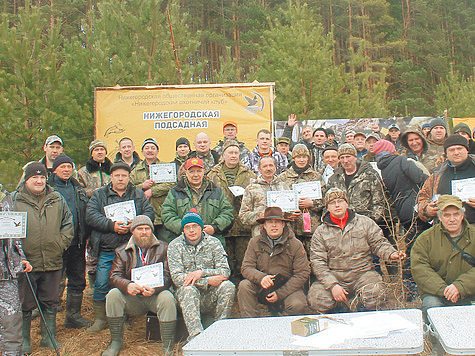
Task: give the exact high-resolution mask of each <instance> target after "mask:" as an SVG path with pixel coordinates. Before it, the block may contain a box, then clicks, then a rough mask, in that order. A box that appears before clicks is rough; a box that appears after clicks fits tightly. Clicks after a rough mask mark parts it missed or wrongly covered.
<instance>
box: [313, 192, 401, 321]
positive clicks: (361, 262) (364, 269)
mask: <svg viewBox="0 0 475 356" xmlns="http://www.w3.org/2000/svg"><path fill="white" fill-rule="evenodd" d="M325 204H326V207H327V212H326V213H325V214H324V216H323V218H322V221H323V223H322V224H321V225H320V226H319V227H317V229H316V230H315V233H314V234H313V237H312V243H311V245H310V263H311V266H312V271H313V273H314V274H315V276H316V277H317V281H316V282H314V283H313V284H312V286H311V287H310V290H309V291H308V297H307V298H308V303H309V306H310V307H311V308H312V309H313V310H314V311H316V312H320V313H326V312H328V311H330V310H332V309H335V307H337V303H345V304H347V302H348V298H349V297H350V296H357V297H358V298H359V301H360V303H361V306H360V307H359V309H360V310H376V308H377V307H378V306H379V305H380V304H381V303H382V301H383V298H384V295H383V293H382V292H383V288H382V278H381V275H380V274H379V273H378V272H376V271H375V269H374V264H373V259H372V256H371V253H374V254H376V255H377V256H378V257H379V258H380V259H382V260H386V261H387V260H389V259H391V260H397V259H399V258H405V257H406V254H405V253H404V252H401V251H396V250H395V249H394V247H393V246H392V245H391V243H390V242H389V241H388V240H387V239H386V238H385V237H384V236H383V232H382V231H381V229H380V228H379V227H378V225H377V224H376V223H375V222H374V221H373V220H372V219H370V218H368V217H366V216H363V215H360V214H357V213H355V212H354V211H353V210H351V209H348V198H347V196H346V193H345V192H344V191H342V190H340V189H338V188H332V189H330V190H329V191H328V192H327V193H326V195H325Z"/></svg>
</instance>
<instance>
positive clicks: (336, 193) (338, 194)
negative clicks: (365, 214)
mask: <svg viewBox="0 0 475 356" xmlns="http://www.w3.org/2000/svg"><path fill="white" fill-rule="evenodd" d="M335 199H344V200H345V201H346V202H347V203H348V197H347V196H346V192H344V191H343V190H341V189H340V188H330V189H329V190H328V191H327V194H325V206H328V204H329V203H330V202H332V201H333V200H335Z"/></svg>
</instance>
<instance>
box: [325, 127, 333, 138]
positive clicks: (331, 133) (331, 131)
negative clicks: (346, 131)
mask: <svg viewBox="0 0 475 356" xmlns="http://www.w3.org/2000/svg"><path fill="white" fill-rule="evenodd" d="M325 130H327V135H333V136H335V131H334V130H333V129H330V128H328V129H325Z"/></svg>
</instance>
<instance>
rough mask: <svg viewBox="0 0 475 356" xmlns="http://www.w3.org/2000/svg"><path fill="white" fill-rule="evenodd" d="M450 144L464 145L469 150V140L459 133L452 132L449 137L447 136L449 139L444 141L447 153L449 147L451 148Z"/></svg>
mask: <svg viewBox="0 0 475 356" xmlns="http://www.w3.org/2000/svg"><path fill="white" fill-rule="evenodd" d="M450 146H463V147H465V148H466V149H467V151H468V150H469V148H468V140H467V139H466V138H465V137H463V136H462V135H458V134H452V135H450V136H449V137H447V139H446V140H445V142H444V152H445V153H447V148H449V147H450Z"/></svg>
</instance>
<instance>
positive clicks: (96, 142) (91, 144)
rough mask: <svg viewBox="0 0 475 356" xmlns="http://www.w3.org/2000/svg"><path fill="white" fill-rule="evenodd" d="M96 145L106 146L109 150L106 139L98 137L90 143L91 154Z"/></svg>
mask: <svg viewBox="0 0 475 356" xmlns="http://www.w3.org/2000/svg"><path fill="white" fill-rule="evenodd" d="M96 147H104V149H105V150H106V152H107V144H106V143H105V142H104V141H102V140H99V139H97V140H94V141H92V142H91V143H90V144H89V154H91V153H92V151H94V148H96Z"/></svg>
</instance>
